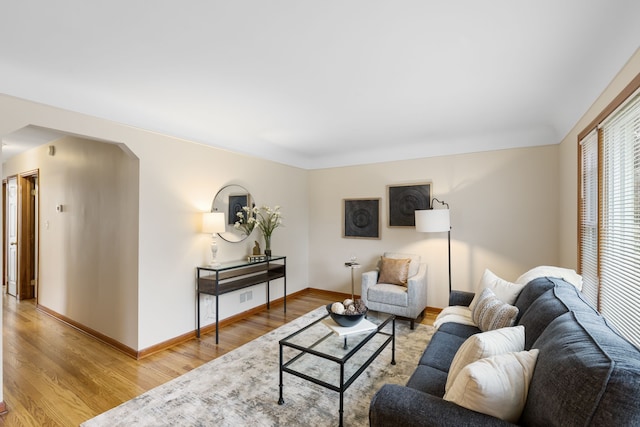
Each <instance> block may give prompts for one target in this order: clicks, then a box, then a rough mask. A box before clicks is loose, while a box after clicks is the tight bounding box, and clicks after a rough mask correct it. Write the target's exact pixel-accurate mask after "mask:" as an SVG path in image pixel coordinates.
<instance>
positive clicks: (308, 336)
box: [278, 312, 396, 425]
mask: <svg viewBox="0 0 640 427" xmlns="http://www.w3.org/2000/svg"><path fill="white" fill-rule="evenodd" d="M395 319H396V318H395V316H394V315H392V314H386V313H377V312H369V313H368V314H367V318H366V319H364V320H363V321H362V322H361V323H360V324H358V325H356V326H355V327H353V328H340V327H338V325H337V324H336V323H335V322H334V321H333V320H332V319H331V317H330V316H329V314H327V315H326V316H324V317H322V318H320V319H318V320H316V321H314V322H313V323H311V324H310V325H307V326H305V327H304V328H302V329H300V330H299V331H297V332H295V333H293V334H291V335H289V336H288V337H286V338H283V339H282V340H280V399H279V400H278V404H280V405H283V404H284V397H283V393H284V383H283V373H284V372H287V373H289V374H291V375H295V376H297V377H300V378H303V379H305V380H307V381H311V382H313V383H315V384H318V385H321V386H323V387H326V388H328V389H329V390H333V391H337V392H338V393H339V394H340V410H339V413H340V425H342V418H343V413H344V392H345V390H346V389H347V388H349V386H350V385H351V384H352V383H353V382H354V381H355V380H356V378H358V376H359V375H360V374H361V373H362V372H364V370H365V369H366V368H367V366H369V365H370V364H371V362H373V361H374V360H375V358H376V357H378V355H379V354H380V353H381V352H382V350H384V349H385V347H387V345H389V343H391V364H392V365H395V363H396V361H395V347H396V345H395V344H396V342H395V338H396V336H395V332H396V320H395ZM369 322H370V324H369ZM367 327H368V328H370V330H366V329H368V328H367ZM358 328H359V331H357V329H358ZM363 329H364V331H363Z"/></svg>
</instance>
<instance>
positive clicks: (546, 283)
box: [514, 277, 555, 324]
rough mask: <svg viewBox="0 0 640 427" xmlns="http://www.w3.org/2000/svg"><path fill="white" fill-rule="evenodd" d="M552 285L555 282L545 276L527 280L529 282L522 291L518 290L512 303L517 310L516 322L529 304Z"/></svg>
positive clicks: (553, 285)
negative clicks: (516, 296)
mask: <svg viewBox="0 0 640 427" xmlns="http://www.w3.org/2000/svg"><path fill="white" fill-rule="evenodd" d="M553 287H555V283H554V282H552V281H551V280H549V278H547V277H540V278H538V279H534V280H532V281H531V282H529V284H527V285H526V286H525V287H524V288H523V289H522V292H520V295H518V298H516V302H515V303H514V305H515V306H516V307H518V310H519V314H518V317H517V318H516V324H517V323H518V321H519V320H520V317H522V316H523V315H524V313H525V312H526V311H527V309H528V308H529V307H530V306H531V304H533V302H534V301H535V300H536V299H538V297H539V296H540V295H542V294H543V293H545V292H546V291H548V290H549V289H551V288H553Z"/></svg>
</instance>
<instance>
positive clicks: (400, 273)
mask: <svg viewBox="0 0 640 427" xmlns="http://www.w3.org/2000/svg"><path fill="white" fill-rule="evenodd" d="M410 262H411V259H410V258H403V259H398V258H386V257H384V256H382V257H380V275H379V276H378V283H388V284H391V285H402V286H407V279H408V278H409V263H410Z"/></svg>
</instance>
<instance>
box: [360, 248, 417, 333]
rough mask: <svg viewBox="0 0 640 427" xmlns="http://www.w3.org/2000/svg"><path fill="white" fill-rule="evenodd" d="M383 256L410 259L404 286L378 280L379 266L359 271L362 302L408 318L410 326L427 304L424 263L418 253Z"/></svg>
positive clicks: (369, 306) (382, 310) (376, 309)
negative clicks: (361, 272)
mask: <svg viewBox="0 0 640 427" xmlns="http://www.w3.org/2000/svg"><path fill="white" fill-rule="evenodd" d="M384 257H385V258H392V259H410V260H411V261H410V263H409V271H408V274H407V276H408V279H407V286H402V285H397V284H390V283H378V277H379V274H380V268H379V267H378V269H376V270H373V271H367V272H365V273H363V274H362V295H361V298H362V301H363V302H364V303H365V305H366V306H367V307H368V308H369V309H370V310H375V311H381V312H383V313H390V314H395V315H396V316H398V317H403V318H408V319H409V320H410V321H411V329H413V327H414V322H415V321H416V320H417V319H418V318H419V317H421V316H422V315H423V314H424V310H425V308H426V307H427V265H426V264H424V263H420V256H419V255H414V254H402V253H397V252H385V254H384Z"/></svg>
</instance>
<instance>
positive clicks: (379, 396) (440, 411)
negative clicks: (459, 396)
mask: <svg viewBox="0 0 640 427" xmlns="http://www.w3.org/2000/svg"><path fill="white" fill-rule="evenodd" d="M369 425H370V426H372V427H377V426H403V427H411V426H434V427H439V426H451V427H453V426H455V427H459V426H483V427H484V426H513V425H514V424H511V423H508V422H506V421H503V420H501V419H499V418H495V417H492V416H490V415H485V414H481V413H479V412H475V411H471V410H469V409H466V408H463V407H462V406H458V405H456V404H455V403H451V402H448V401H446V400H444V399H442V398H440V397H436V396H433V395H430V394H427V393H423V392H421V391H419V390H416V389H413V388H411V387H403V386H400V385H397V384H385V385H384V386H382V388H381V389H380V390H378V392H376V394H375V395H374V396H373V399H372V400H371V405H370V406H369Z"/></svg>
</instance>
